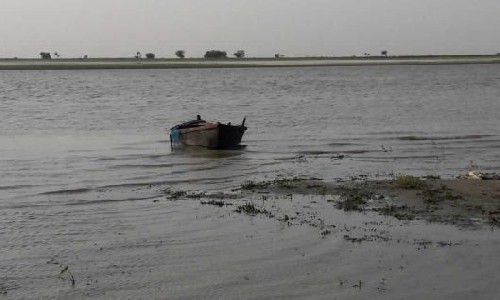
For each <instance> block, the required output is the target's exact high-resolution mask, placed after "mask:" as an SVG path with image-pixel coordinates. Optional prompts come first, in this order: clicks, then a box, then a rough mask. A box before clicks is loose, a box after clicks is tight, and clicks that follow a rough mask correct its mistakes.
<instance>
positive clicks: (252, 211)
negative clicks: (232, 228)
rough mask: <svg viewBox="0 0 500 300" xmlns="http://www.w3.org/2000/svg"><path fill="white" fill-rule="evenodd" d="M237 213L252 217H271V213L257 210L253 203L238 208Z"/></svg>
mask: <svg viewBox="0 0 500 300" xmlns="http://www.w3.org/2000/svg"><path fill="white" fill-rule="evenodd" d="M235 212H237V213H240V214H242V213H244V214H247V215H250V216H256V215H258V214H265V215H269V212H268V211H267V210H265V209H259V208H257V207H256V206H255V205H254V204H253V203H245V204H243V205H240V206H238V208H237V209H236V210H235Z"/></svg>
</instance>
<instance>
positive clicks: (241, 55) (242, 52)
mask: <svg viewBox="0 0 500 300" xmlns="http://www.w3.org/2000/svg"><path fill="white" fill-rule="evenodd" d="M233 55H234V56H236V57H237V58H244V57H245V50H238V51H236V52H235V53H234V54H233Z"/></svg>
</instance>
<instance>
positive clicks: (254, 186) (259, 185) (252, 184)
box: [241, 180, 270, 190]
mask: <svg viewBox="0 0 500 300" xmlns="http://www.w3.org/2000/svg"><path fill="white" fill-rule="evenodd" d="M269 185H270V182H267V181H261V182H257V181H253V180H247V181H245V182H243V183H242V184H241V189H242V190H258V189H265V188H267V187H268V186H269Z"/></svg>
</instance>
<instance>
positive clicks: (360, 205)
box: [335, 188, 372, 211]
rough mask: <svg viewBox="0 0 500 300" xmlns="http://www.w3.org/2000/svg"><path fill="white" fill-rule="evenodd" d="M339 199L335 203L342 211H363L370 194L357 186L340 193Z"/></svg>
mask: <svg viewBox="0 0 500 300" xmlns="http://www.w3.org/2000/svg"><path fill="white" fill-rule="evenodd" d="M340 196H341V201H339V202H337V203H336V204H335V207H336V208H337V209H342V210H344V211H363V209H364V207H365V205H366V203H367V201H368V199H370V197H371V196H372V194H371V193H370V192H368V191H364V190H361V189H358V188H348V189H345V190H344V191H343V192H342V193H341V195H340Z"/></svg>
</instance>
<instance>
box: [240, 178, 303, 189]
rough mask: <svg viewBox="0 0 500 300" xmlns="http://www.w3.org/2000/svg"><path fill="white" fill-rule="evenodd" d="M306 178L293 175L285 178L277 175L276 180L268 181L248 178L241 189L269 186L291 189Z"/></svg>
mask: <svg viewBox="0 0 500 300" xmlns="http://www.w3.org/2000/svg"><path fill="white" fill-rule="evenodd" d="M306 180H307V179H306V178H300V177H291V178H285V177H277V178H276V179H274V180H267V181H253V180H247V181H245V182H243V183H242V184H241V189H242V190H262V189H266V188H269V187H271V186H273V187H277V188H281V189H291V188H294V187H296V185H297V183H299V182H303V181H306Z"/></svg>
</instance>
